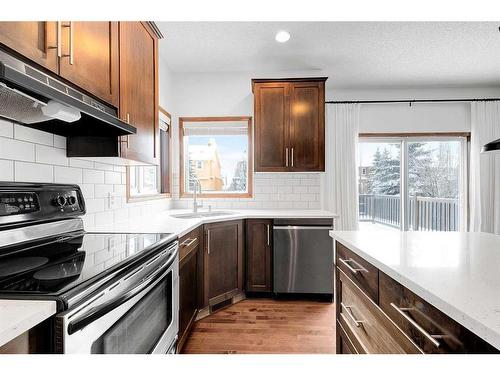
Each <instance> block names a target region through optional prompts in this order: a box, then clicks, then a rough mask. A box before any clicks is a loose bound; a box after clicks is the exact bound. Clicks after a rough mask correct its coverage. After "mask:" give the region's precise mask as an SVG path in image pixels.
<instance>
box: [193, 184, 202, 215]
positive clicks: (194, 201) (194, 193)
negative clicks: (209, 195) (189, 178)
mask: <svg viewBox="0 0 500 375" xmlns="http://www.w3.org/2000/svg"><path fill="white" fill-rule="evenodd" d="M193 180H194V190H193V212H195V213H196V212H198V208H201V207H203V204H201V203H200V204H198V201H197V198H198V193H197V190H199V191H200V195H201V184H200V181H199V180H198V179H197V178H193Z"/></svg>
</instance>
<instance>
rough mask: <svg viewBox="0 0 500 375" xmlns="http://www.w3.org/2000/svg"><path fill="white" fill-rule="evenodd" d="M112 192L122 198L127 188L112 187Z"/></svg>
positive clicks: (120, 186) (123, 186)
mask: <svg viewBox="0 0 500 375" xmlns="http://www.w3.org/2000/svg"><path fill="white" fill-rule="evenodd" d="M113 191H114V192H115V193H117V194H119V195H121V196H123V197H124V196H125V195H126V194H127V187H126V186H125V185H114V188H113Z"/></svg>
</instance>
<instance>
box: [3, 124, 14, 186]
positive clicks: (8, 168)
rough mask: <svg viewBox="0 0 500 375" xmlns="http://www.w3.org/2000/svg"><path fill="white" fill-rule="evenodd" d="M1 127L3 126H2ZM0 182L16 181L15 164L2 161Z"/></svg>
mask: <svg viewBox="0 0 500 375" xmlns="http://www.w3.org/2000/svg"><path fill="white" fill-rule="evenodd" d="M0 126H2V125H1V124H0ZM0 181H14V162H13V161H12V160H0Z"/></svg>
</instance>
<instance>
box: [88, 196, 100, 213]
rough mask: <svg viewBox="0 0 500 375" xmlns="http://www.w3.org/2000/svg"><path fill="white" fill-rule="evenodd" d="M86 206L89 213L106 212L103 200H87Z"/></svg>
mask: <svg viewBox="0 0 500 375" xmlns="http://www.w3.org/2000/svg"><path fill="white" fill-rule="evenodd" d="M85 204H86V206H87V212H88V213H91V214H93V213H96V212H102V211H104V199H102V198H99V199H98V198H92V199H86V200H85Z"/></svg>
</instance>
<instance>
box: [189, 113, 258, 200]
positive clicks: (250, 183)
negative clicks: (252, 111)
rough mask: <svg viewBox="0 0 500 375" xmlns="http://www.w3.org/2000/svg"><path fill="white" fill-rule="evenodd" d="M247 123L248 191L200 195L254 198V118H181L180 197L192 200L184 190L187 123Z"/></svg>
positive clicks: (206, 196) (204, 195)
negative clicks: (185, 132) (185, 129)
mask: <svg viewBox="0 0 500 375" xmlns="http://www.w3.org/2000/svg"><path fill="white" fill-rule="evenodd" d="M228 121H246V122H247V126H248V167H247V171H248V191H247V192H246V193H210V194H206V193H205V194H204V193H203V191H202V194H198V197H199V198H252V197H253V124H252V116H214V117H179V172H180V173H179V185H180V186H179V193H180V194H179V197H180V198H192V197H193V194H192V193H188V192H186V191H185V190H184V123H185V122H228Z"/></svg>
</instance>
